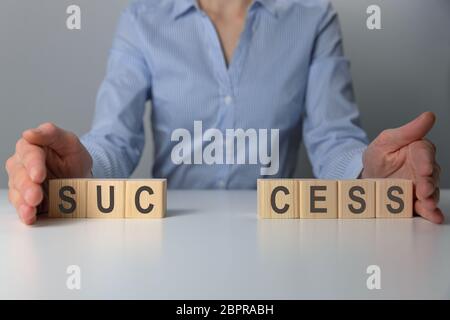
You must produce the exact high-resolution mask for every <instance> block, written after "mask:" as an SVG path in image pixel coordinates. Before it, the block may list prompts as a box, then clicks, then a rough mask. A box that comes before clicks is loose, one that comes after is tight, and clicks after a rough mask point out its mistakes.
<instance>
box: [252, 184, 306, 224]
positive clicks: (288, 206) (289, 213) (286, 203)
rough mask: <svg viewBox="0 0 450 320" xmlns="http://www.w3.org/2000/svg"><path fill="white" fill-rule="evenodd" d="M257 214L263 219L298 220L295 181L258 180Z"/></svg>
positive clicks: (296, 186) (296, 185)
mask: <svg viewBox="0 0 450 320" xmlns="http://www.w3.org/2000/svg"><path fill="white" fill-rule="evenodd" d="M257 189H258V214H259V217H261V218H263V219H298V218H299V217H300V216H299V211H298V190H297V189H298V183H297V181H296V180H295V179H258V183H257Z"/></svg>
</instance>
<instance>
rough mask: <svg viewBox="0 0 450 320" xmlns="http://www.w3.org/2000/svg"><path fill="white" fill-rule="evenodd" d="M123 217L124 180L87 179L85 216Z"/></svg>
mask: <svg viewBox="0 0 450 320" xmlns="http://www.w3.org/2000/svg"><path fill="white" fill-rule="evenodd" d="M124 217H125V180H112V179H104V180H97V179H95V180H89V181H88V187H87V218H101V219H102V218H106V219H122V218H124Z"/></svg>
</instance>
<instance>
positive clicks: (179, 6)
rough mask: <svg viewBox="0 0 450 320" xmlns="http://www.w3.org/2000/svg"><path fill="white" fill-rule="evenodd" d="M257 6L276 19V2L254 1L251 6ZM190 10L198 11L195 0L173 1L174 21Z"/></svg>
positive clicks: (272, 0) (267, 0)
mask: <svg viewBox="0 0 450 320" xmlns="http://www.w3.org/2000/svg"><path fill="white" fill-rule="evenodd" d="M255 4H259V5H261V6H263V7H264V8H265V9H266V10H267V11H269V12H270V13H271V14H272V15H273V16H275V17H277V0H254V3H253V4H252V6H253V5H255ZM192 8H197V9H198V4H197V0H174V4H173V8H172V15H173V18H174V19H176V18H178V17H179V16H181V15H183V14H184V13H186V12H188V11H189V10H191V9H192Z"/></svg>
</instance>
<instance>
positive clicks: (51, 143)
mask: <svg viewBox="0 0 450 320" xmlns="http://www.w3.org/2000/svg"><path fill="white" fill-rule="evenodd" d="M22 137H23V138H24V139H25V140H27V141H28V142H29V143H31V144H34V145H37V146H41V147H50V148H51V149H53V150H54V151H55V152H56V153H57V154H59V155H66V154H69V153H71V152H72V151H74V147H75V146H78V144H77V142H78V139H77V138H76V136H75V135H74V134H73V133H70V132H67V131H65V130H62V129H61V128H58V127H57V126H55V125H54V124H52V123H44V124H42V125H40V126H39V127H37V128H35V129H29V130H26V131H25V132H24V133H23V134H22Z"/></svg>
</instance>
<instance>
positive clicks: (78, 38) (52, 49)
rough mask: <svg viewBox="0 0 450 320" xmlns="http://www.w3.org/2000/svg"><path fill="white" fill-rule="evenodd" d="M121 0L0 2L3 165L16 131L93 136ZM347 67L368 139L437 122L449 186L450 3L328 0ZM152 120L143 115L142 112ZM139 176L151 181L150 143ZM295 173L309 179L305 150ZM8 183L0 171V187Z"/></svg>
mask: <svg viewBox="0 0 450 320" xmlns="http://www.w3.org/2000/svg"><path fill="white" fill-rule="evenodd" d="M127 2H128V1H127V0H116V1H108V0H71V1H67V0H40V1H33V0H1V1H0V108H1V113H0V162H1V163H2V164H3V163H4V161H5V160H6V159H7V157H8V156H9V155H10V154H11V153H12V152H13V150H14V145H15V141H16V140H17V138H18V137H19V136H20V134H21V132H22V131H23V130H24V129H26V128H29V127H34V126H36V125H38V124H39V123H41V122H44V121H52V122H55V123H56V124H58V125H59V126H61V127H63V128H66V129H69V130H71V131H73V132H75V133H77V134H82V133H84V132H86V131H88V130H89V127H90V124H91V119H92V115H93V111H94V103H95V97H96V92H97V89H98V87H99V84H100V82H101V80H102V78H103V75H104V72H105V66H106V57H107V54H108V51H109V48H110V46H111V42H112V37H113V34H114V31H115V28H116V23H117V18H118V15H119V13H120V12H121V10H122V9H123V8H125V6H126V5H127ZM333 3H334V4H335V7H336V8H337V10H338V12H339V14H340V19H341V23H342V28H343V32H344V42H345V50H346V53H347V55H348V56H349V58H350V60H351V62H352V73H353V77H354V84H355V90H356V96H357V101H358V104H359V106H360V109H361V112H362V123H363V127H364V128H365V129H366V130H367V132H368V134H369V136H370V138H371V139H373V138H374V137H375V136H376V135H377V134H378V133H379V132H380V131H381V130H383V129H384V128H389V127H396V126H399V125H401V124H403V123H404V122H406V121H408V120H410V119H412V118H414V117H415V116H416V115H418V114H419V113H421V112H422V111H425V110H431V111H434V112H435V113H436V114H437V116H438V122H437V124H436V126H435V128H434V129H433V131H432V132H431V134H430V136H429V137H430V138H431V139H432V140H433V141H434V142H435V143H436V145H437V147H438V150H439V152H438V161H439V162H440V163H441V165H442V166H443V175H442V186H443V187H447V188H448V187H450V170H447V166H448V164H449V163H450V148H448V143H447V141H448V137H450V123H449V120H450V1H449V0H389V1H388V0H369V1H367V0H334V1H333ZM71 4H77V5H80V6H81V9H82V30H81V31H69V30H67V29H66V26H65V21H66V18H67V15H66V13H65V12H66V8H67V6H69V5H71ZM370 4H378V5H379V6H380V7H381V9H382V16H381V17H382V28H383V29H382V30H376V31H370V30H368V29H367V28H366V17H367V15H366V8H367V7H368V6H369V5H370ZM148 112H149V111H148ZM147 135H148V137H149V139H147V141H148V142H147V146H146V150H145V154H144V156H143V158H142V160H141V163H140V165H139V167H138V168H137V170H136V172H135V175H136V176H141V177H144V176H149V174H150V166H151V154H152V143H151V140H152V139H151V135H150V134H149V130H147ZM298 172H299V174H300V175H301V176H306V177H307V176H310V175H311V171H310V167H309V163H308V160H307V157H306V155H305V152H304V151H302V152H301V156H300V161H299V169H298ZM6 186H7V176H6V172H5V171H4V170H0V187H6Z"/></svg>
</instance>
